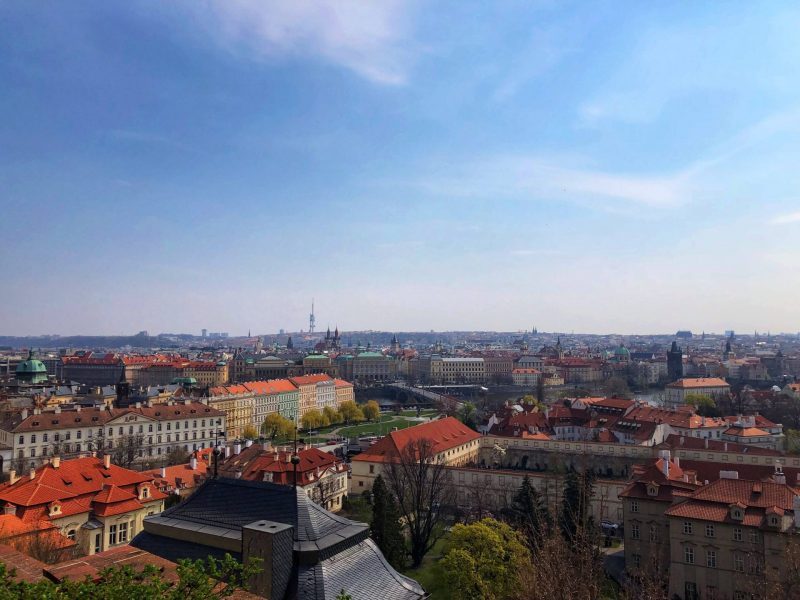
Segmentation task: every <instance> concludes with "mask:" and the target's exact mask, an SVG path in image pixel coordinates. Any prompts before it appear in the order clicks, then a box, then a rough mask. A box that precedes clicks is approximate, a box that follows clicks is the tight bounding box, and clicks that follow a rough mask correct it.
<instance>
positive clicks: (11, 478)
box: [8, 469, 800, 485]
mask: <svg viewBox="0 0 800 600" xmlns="http://www.w3.org/2000/svg"><path fill="white" fill-rule="evenodd" d="M798 475H800V473H798ZM18 481H19V477H17V472H16V471H15V470H14V469H11V470H10V471H9V472H8V485H14V484H15V483H17V482H18Z"/></svg>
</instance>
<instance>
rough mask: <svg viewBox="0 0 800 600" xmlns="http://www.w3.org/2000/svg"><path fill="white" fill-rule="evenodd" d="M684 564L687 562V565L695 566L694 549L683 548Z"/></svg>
mask: <svg viewBox="0 0 800 600" xmlns="http://www.w3.org/2000/svg"><path fill="white" fill-rule="evenodd" d="M683 562H685V563H686V564H687V565H693V564H694V548H692V547H691V546H685V547H684V548H683Z"/></svg>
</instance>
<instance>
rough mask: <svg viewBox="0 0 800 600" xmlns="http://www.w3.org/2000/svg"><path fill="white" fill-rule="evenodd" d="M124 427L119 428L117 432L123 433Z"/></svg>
mask: <svg viewBox="0 0 800 600" xmlns="http://www.w3.org/2000/svg"><path fill="white" fill-rule="evenodd" d="M124 432H125V429H124V428H123V427H120V428H119V434H120V435H124Z"/></svg>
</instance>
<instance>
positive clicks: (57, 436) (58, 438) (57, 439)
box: [53, 433, 61, 442]
mask: <svg viewBox="0 0 800 600" xmlns="http://www.w3.org/2000/svg"><path fill="white" fill-rule="evenodd" d="M53 439H54V440H55V441H57V442H58V441H60V440H61V434H60V433H57V434H55V435H54V436H53Z"/></svg>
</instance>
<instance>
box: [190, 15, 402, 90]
mask: <svg viewBox="0 0 800 600" xmlns="http://www.w3.org/2000/svg"><path fill="white" fill-rule="evenodd" d="M207 6H209V7H210V9H211V10H204V11H203V12H202V13H199V14H200V18H201V19H204V21H205V24H206V26H207V27H208V28H209V29H210V30H212V31H213V32H214V33H215V34H216V35H217V36H218V38H219V40H220V41H221V42H222V43H224V44H226V45H228V46H232V47H239V46H243V47H245V48H247V49H248V50H250V51H252V52H254V53H255V55H256V57H258V58H266V59H270V58H272V59H275V58H282V57H286V56H301V57H306V56H316V57H321V58H322V59H323V60H325V61H327V62H330V63H333V64H336V65H339V66H342V67H345V68H347V69H350V70H351V71H354V72H355V73H357V74H359V75H360V76H362V77H364V78H366V79H369V80H370V81H373V82H376V83H381V84H387V85H401V84H404V83H405V82H406V80H407V77H408V71H409V69H410V67H411V64H412V62H413V58H414V56H415V54H416V52H415V48H414V44H413V41H412V40H410V39H409V12H410V10H409V6H410V5H409V4H408V3H403V2H399V1H397V0H382V1H380V2H362V1H358V0H316V1H311V0H290V1H270V0H208V2H207Z"/></svg>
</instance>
